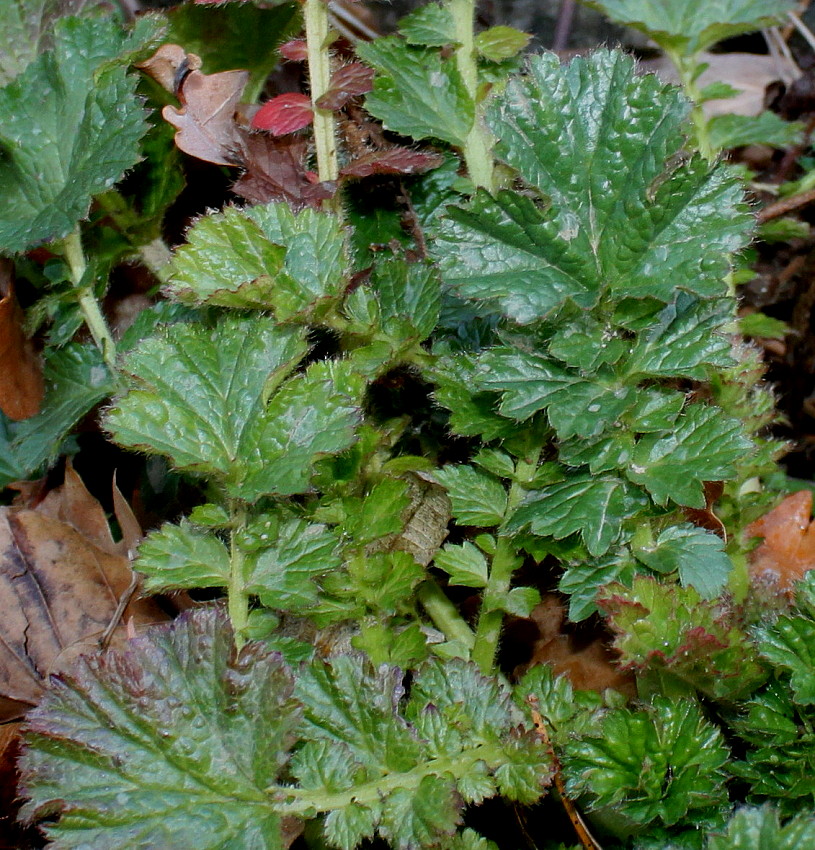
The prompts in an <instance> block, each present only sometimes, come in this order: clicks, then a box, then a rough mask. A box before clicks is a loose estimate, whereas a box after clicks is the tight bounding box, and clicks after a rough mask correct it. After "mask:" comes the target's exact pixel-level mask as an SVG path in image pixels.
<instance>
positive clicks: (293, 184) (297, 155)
mask: <svg viewBox="0 0 815 850" xmlns="http://www.w3.org/2000/svg"><path fill="white" fill-rule="evenodd" d="M307 148H308V142H307V140H306V139H305V138H303V137H302V136H292V135H289V136H283V137H278V138H276V137H274V136H269V135H267V134H266V133H253V134H251V135H246V136H245V137H244V140H243V159H244V162H245V164H246V173H245V174H244V175H243V177H241V178H240V180H238V181H237V182H236V183H235V185H234V186H233V187H232V191H233V192H235V194H237V195H240V196H241V197H242V198H245V199H246V200H247V201H249V202H250V203H253V204H266V203H269V201H285V202H287V203H289V204H291V206H292V207H293V208H294V209H298V210H299V209H302V208H303V207H319V206H320V204H321V202H322V201H324V200H325V199H326V198H330V197H331V196H332V195H333V194H334V191H335V190H336V187H334V186H332V185H330V184H326V183H320V182H316V183H314V182H311V180H309V177H308V172H307V171H306V166H305V160H306V151H307Z"/></svg>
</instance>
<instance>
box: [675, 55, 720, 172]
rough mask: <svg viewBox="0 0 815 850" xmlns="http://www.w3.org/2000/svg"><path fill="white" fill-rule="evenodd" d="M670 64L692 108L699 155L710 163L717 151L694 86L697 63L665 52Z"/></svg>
mask: <svg viewBox="0 0 815 850" xmlns="http://www.w3.org/2000/svg"><path fill="white" fill-rule="evenodd" d="M666 52H667V53H668V56H669V57H670V60H671V62H673V63H674V65H675V66H676V70H677V71H678V72H679V80H680V82H681V83H682V88H683V90H684V92H685V94H686V95H687V96H688V98H689V99H690V101H691V103H692V104H693V107H692V108H691V113H690V117H691V121H692V122H693V128H694V131H695V133H694V135H695V136H696V144H697V146H698V147H699V153H700V154H702V156H703V157H704V158H705V159H706V160H707V161H708V162H712V161H713V160H714V159H715V158H716V155H717V154H718V151H717V150H716V149H715V148H714V147H713V144H712V142H711V139H710V127H709V124H708V119H707V116H706V115H705V111H704V109H702V104H701V103H700V101H701V99H702V92H701V90H700V88H699V86H698V85H697V84H696V80H697V78H698V76H699V63H698V62H697V60H696V57H695V56H692V57H686V56H681V55H680V54H678V53H672V52H670V51H666Z"/></svg>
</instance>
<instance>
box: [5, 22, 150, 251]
mask: <svg viewBox="0 0 815 850" xmlns="http://www.w3.org/2000/svg"><path fill="white" fill-rule="evenodd" d="M156 35H157V23H156V20H155V19H153V18H143V19H142V20H141V21H140V22H139V24H138V25H137V27H136V29H135V30H134V32H133V33H132V35H131V36H129V37H128V36H126V35H125V34H124V33H123V32H122V31H121V30H120V28H119V26H118V25H117V24H116V23H114V22H113V21H110V20H103V19H93V18H82V19H80V18H64V19H62V20H60V21H58V22H57V24H56V25H55V26H54V30H53V42H54V49H53V51H49V52H47V53H44V54H42V55H41V56H39V57H38V58H37V59H36V60H35V61H34V62H32V64H31V65H29V66H28V68H26V70H25V71H24V72H23V73H22V74H20V76H19V77H17V78H16V79H15V80H14V81H13V82H11V83H9V84H8V85H7V86H5V87H4V88H3V89H0V184H2V186H3V192H2V194H0V252H5V253H15V252H21V251H24V250H26V249H28V248H31V247H33V246H35V245H38V244H40V243H42V242H50V241H52V240H54V239H60V238H62V237H63V236H66V235H67V234H68V233H70V232H71V231H72V230H73V229H74V226H75V225H76V223H77V222H78V221H79V220H80V219H83V218H85V217H86V216H87V214H88V210H89V208H90V204H91V198H92V197H93V196H94V195H96V194H99V193H101V192H103V191H105V190H106V189H109V188H110V187H111V186H112V185H113V184H114V183H115V182H116V181H118V180H119V179H121V177H122V175H123V174H124V173H125V171H126V170H127V169H128V168H131V167H132V166H133V165H135V164H136V162H138V160H139V156H140V153H139V141H140V139H141V138H142V136H143V135H144V134H145V132H146V131H147V124H146V122H145V114H144V110H143V109H142V107H141V104H140V103H139V99H138V98H137V97H136V79H135V77H129V76H128V75H127V73H126V67H125V66H126V63H127V61H128V59H129V54H131V53H132V52H133V51H135V50H137V49H139V48H140V47H142V46H143V45H145V44H146V43H147V42H148V41H149V40H151V39H154V38H155V37H156ZM120 57H121V58H120Z"/></svg>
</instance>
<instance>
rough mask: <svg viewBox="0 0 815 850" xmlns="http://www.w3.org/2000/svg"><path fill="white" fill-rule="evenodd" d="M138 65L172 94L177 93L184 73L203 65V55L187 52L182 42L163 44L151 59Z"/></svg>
mask: <svg viewBox="0 0 815 850" xmlns="http://www.w3.org/2000/svg"><path fill="white" fill-rule="evenodd" d="M136 67H137V68H140V69H141V70H142V71H144V73H145V74H147V75H149V76H151V77H152V78H153V79H154V80H155V81H156V82H157V83H158V84H159V85H160V86H161V87H162V88H164V89H166V90H167V91H168V92H170V94H175V93H176V89H177V88H178V86H179V84H180V82H181V80H182V79H183V77H184V75H185V74H187V73H189V72H190V71H197V70H198V69H199V68H200V67H201V57H200V56H197V55H196V54H195V53H187V51H186V50H184V48H183V47H182V46H181V45H180V44H162V45H161V47H159V49H158V50H157V51H156V52H155V53H154V54H153V55H152V56H151V57H150V58H149V59H145V60H144V62H139V63H138V64H137V65H136Z"/></svg>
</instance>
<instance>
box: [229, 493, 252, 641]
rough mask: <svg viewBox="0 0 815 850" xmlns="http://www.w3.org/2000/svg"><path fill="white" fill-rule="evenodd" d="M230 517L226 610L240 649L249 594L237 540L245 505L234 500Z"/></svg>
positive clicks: (242, 552) (242, 558) (241, 552)
mask: <svg viewBox="0 0 815 850" xmlns="http://www.w3.org/2000/svg"><path fill="white" fill-rule="evenodd" d="M230 515H231V518H232V522H231V531H230V533H229V596H228V606H227V607H228V611H229V619H230V620H231V622H232V629H233V631H234V632H235V644H236V645H237V647H238V648H239V649H240V647H242V646H243V644H244V634H243V633H244V630H245V629H246V626H247V625H248V623H249V596H248V595H247V593H246V575H245V573H246V553H245V552H244V551H243V549H242V548H241V546H240V544H239V542H238V536H239V535H240V533H241V532H242V531H243V529H244V527H245V525H246V505H244V504H243V502H235V503H233V504H232V505H231V506H230Z"/></svg>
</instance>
